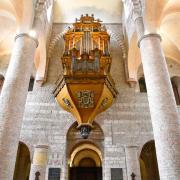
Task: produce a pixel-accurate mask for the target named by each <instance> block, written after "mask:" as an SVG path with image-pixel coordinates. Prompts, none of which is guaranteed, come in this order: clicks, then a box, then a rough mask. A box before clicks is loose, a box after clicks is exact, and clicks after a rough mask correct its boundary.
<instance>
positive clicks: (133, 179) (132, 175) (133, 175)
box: [131, 172, 136, 180]
mask: <svg viewBox="0 0 180 180" xmlns="http://www.w3.org/2000/svg"><path fill="white" fill-rule="evenodd" d="M131 177H132V180H136V179H135V177H136V175H135V174H134V173H133V172H132V174H131Z"/></svg>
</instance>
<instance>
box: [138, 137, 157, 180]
mask: <svg viewBox="0 0 180 180" xmlns="http://www.w3.org/2000/svg"><path fill="white" fill-rule="evenodd" d="M140 168H141V179H142V180H160V178H159V171H158V164H157V157H156V149H155V143H154V140H152V141H149V142H147V143H146V144H145V145H144V146H143V148H142V151H141V155H140Z"/></svg>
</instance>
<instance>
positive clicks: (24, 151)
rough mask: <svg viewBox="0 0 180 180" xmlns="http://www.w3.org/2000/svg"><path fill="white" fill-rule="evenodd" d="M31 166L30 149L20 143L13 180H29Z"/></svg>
mask: <svg viewBox="0 0 180 180" xmlns="http://www.w3.org/2000/svg"><path fill="white" fill-rule="evenodd" d="M30 166H31V161H30V152H29V149H28V147H27V146H26V145H25V144H24V143H22V142H19V146H18V151H17V157H16V165H15V171H14V177H13V180H28V179H29V173H30Z"/></svg>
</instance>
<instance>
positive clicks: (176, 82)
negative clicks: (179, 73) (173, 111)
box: [171, 77, 180, 105]
mask: <svg viewBox="0 0 180 180" xmlns="http://www.w3.org/2000/svg"><path fill="white" fill-rule="evenodd" d="M171 84H172V88H173V92H174V97H175V100H176V104H177V105H180V94H179V90H178V85H179V84H180V77H173V78H171Z"/></svg>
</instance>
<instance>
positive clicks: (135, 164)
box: [125, 146, 141, 180]
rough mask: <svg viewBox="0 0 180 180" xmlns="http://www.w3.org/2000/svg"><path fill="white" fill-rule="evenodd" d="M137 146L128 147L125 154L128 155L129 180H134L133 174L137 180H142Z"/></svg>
mask: <svg viewBox="0 0 180 180" xmlns="http://www.w3.org/2000/svg"><path fill="white" fill-rule="evenodd" d="M137 148H138V147H137V146H126V147H125V153H126V166H127V176H128V180H132V176H131V175H132V174H133V173H134V174H135V179H136V180H141V175H140V164H139V158H138V154H137Z"/></svg>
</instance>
